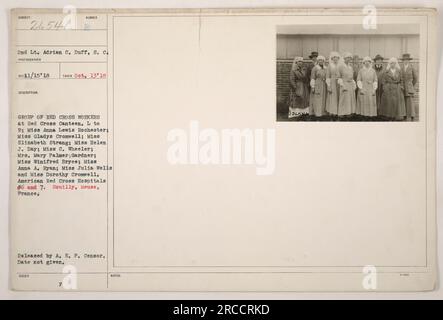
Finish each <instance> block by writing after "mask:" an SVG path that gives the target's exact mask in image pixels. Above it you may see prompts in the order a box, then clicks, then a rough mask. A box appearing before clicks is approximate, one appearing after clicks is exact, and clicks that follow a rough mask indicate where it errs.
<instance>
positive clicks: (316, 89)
mask: <svg viewBox="0 0 443 320" xmlns="http://www.w3.org/2000/svg"><path fill="white" fill-rule="evenodd" d="M310 85H311V98H310V103H309V106H310V110H309V113H310V114H311V115H314V116H316V117H321V116H324V115H325V114H326V96H327V94H326V93H327V88H326V67H325V57H323V56H318V57H317V64H316V65H315V66H314V68H312V71H311V82H310Z"/></svg>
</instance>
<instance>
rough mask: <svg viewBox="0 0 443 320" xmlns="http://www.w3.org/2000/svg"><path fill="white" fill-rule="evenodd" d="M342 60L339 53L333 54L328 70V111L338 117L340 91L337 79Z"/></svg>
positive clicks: (330, 57)
mask: <svg viewBox="0 0 443 320" xmlns="http://www.w3.org/2000/svg"><path fill="white" fill-rule="evenodd" d="M339 60H340V55H339V54H338V52H335V51H334V52H331V54H330V56H329V65H328V67H327V68H326V86H327V91H328V93H327V95H326V111H327V112H328V113H329V114H332V115H338V99H339V91H338V84H337V79H338V77H339V76H340V74H339V72H338V63H339Z"/></svg>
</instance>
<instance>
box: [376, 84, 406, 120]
mask: <svg viewBox="0 0 443 320" xmlns="http://www.w3.org/2000/svg"><path fill="white" fill-rule="evenodd" d="M380 115H382V116H385V117H388V118H391V119H395V118H402V117H404V116H406V107H405V98H404V96H403V92H402V90H401V88H400V84H385V85H384V88H383V93H382V96H381V103H380Z"/></svg>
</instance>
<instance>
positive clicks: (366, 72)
mask: <svg viewBox="0 0 443 320" xmlns="http://www.w3.org/2000/svg"><path fill="white" fill-rule="evenodd" d="M357 87H358V89H359V90H358V94H357V109H356V111H355V113H356V114H359V115H362V116H365V117H375V116H377V96H376V90H377V87H378V80H377V73H376V72H375V70H374V69H373V68H372V59H371V58H370V57H364V58H363V67H362V68H361V69H360V71H359V72H358V75H357Z"/></svg>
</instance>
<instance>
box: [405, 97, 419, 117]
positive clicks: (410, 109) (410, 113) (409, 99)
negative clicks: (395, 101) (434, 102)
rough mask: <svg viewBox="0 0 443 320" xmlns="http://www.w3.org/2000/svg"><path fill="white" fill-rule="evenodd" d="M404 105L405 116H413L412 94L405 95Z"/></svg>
mask: <svg viewBox="0 0 443 320" xmlns="http://www.w3.org/2000/svg"><path fill="white" fill-rule="evenodd" d="M405 107H406V116H407V117H412V118H414V117H415V116H416V114H415V103H414V97H413V96H405Z"/></svg>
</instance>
